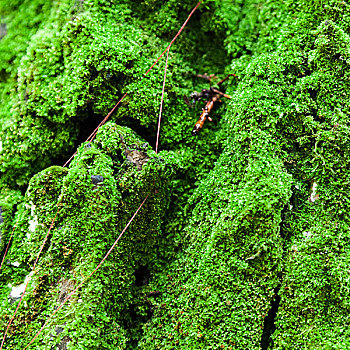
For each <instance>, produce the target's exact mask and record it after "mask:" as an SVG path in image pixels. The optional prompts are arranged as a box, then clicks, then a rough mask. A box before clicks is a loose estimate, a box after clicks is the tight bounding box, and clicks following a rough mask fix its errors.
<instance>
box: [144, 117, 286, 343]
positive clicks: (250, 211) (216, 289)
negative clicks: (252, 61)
mask: <svg viewBox="0 0 350 350" xmlns="http://www.w3.org/2000/svg"><path fill="white" fill-rule="evenodd" d="M242 125H244V121H242V120H241V125H240V126H242ZM240 126H237V129H239V127H240ZM231 140H232V142H230V145H229V146H227V148H226V149H225V150H224V152H223V154H222V155H221V157H220V158H219V161H218V162H217V164H216V166H215V167H214V169H213V170H212V171H211V173H210V174H209V175H208V177H207V178H206V179H204V180H203V181H202V184H201V185H200V186H199V187H198V190H197V191H196V193H195V194H194V196H193V202H194V203H197V204H196V206H195V208H194V210H193V211H192V214H193V219H192V221H193V222H192V224H191V225H189V227H187V228H186V232H187V237H186V238H187V242H185V245H186V246H187V248H186V249H185V250H184V252H183V253H182V254H180V256H179V258H178V260H176V261H175V262H174V263H173V264H171V265H170V267H169V268H168V269H167V272H166V274H164V275H161V276H160V277H159V278H158V281H157V282H156V283H155V284H154V286H153V288H160V292H161V297H160V298H159V299H156V302H154V309H155V310H156V311H155V313H154V316H153V317H152V319H151V320H150V322H148V323H147V324H146V325H145V336H144V337H143V339H142V341H141V342H140V345H139V347H140V348H142V349H159V348H162V349H171V348H174V347H180V348H181V347H183V346H185V344H187V346H188V347H190V348H193V349H202V348H203V349H209V348H213V349H215V348H218V347H219V346H224V347H227V348H230V347H231V348H232V349H247V348H249V349H260V340H261V336H262V325H263V321H264V316H265V315H266V313H267V311H268V308H269V303H270V299H271V298H272V297H273V293H274V292H273V290H274V288H275V287H276V285H278V284H279V283H280V282H279V278H278V273H279V272H280V271H281V269H282V265H281V257H282V247H283V241H282V239H281V236H280V223H281V212H282V210H283V208H284V206H285V204H286V203H287V202H288V200H289V198H290V194H291V191H290V187H291V177H290V175H288V174H287V172H286V171H285V169H284V166H283V163H282V161H281V160H279V159H278V157H275V156H274V150H275V149H276V148H277V147H276V144H275V142H274V141H273V139H272V138H271V136H270V135H269V134H267V133H263V132H260V133H257V132H256V131H254V130H252V131H251V133H250V134H249V133H247V134H246V135H242V134H240V133H234V134H233V136H232V138H231Z"/></svg>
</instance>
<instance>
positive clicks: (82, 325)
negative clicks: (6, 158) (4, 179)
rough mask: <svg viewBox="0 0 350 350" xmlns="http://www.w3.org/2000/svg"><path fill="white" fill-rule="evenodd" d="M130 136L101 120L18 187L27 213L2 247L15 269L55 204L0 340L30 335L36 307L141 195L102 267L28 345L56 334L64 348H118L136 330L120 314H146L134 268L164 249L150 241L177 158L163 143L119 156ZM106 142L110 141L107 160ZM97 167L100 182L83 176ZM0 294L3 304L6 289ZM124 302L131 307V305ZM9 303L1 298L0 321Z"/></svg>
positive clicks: (104, 241)
mask: <svg viewBox="0 0 350 350" xmlns="http://www.w3.org/2000/svg"><path fill="white" fill-rule="evenodd" d="M121 136H122V138H123V140H124V141H123V142H124V144H123V143H122V142H121ZM135 143H136V144H143V145H144V141H143V140H140V139H139V138H138V137H137V136H136V135H135V134H134V133H133V132H132V131H131V130H130V129H127V128H125V127H124V128H123V127H119V126H116V125H114V124H112V123H108V124H106V125H105V126H104V127H103V128H101V130H100V131H99V133H98V134H97V138H96V142H95V143H93V144H91V147H85V146H82V147H81V148H80V149H79V152H78V155H77V156H76V157H75V159H74V162H73V163H72V165H71V167H70V169H69V170H67V169H64V168H61V167H50V168H48V169H46V170H44V171H42V172H41V173H39V174H37V175H36V176H34V177H33V178H32V180H31V182H30V184H29V187H28V191H27V195H26V202H27V203H28V206H27V208H24V210H23V213H22V217H24V218H25V219H24V220H22V222H21V224H20V226H19V229H18V230H16V236H15V239H14V242H13V245H12V254H11V257H10V259H11V260H10V261H11V262H14V261H17V260H18V261H20V262H21V264H20V267H19V269H23V268H25V269H27V266H31V265H32V264H33V262H34V260H35V259H36V256H37V252H38V250H39V247H40V245H41V244H42V240H43V236H44V235H45V234H46V232H47V230H48V227H49V226H50V225H51V222H52V218H53V216H54V215H55V214H56V212H57V210H58V209H59V212H58V214H57V218H56V220H55V224H54V227H53V230H52V233H51V234H50V236H49V241H48V242H47V244H46V246H45V248H44V251H43V253H42V256H41V258H40V262H39V265H38V267H37V272H36V274H35V275H34V277H33V279H32V281H31V282H30V285H29V290H28V293H27V294H26V296H25V298H24V301H23V305H22V307H21V309H20V310H19V313H18V315H17V317H16V322H15V323H14V326H13V327H12V328H11V331H10V333H9V335H8V339H7V342H6V346H9V347H10V348H20V347H23V346H24V345H25V342H26V341H29V340H28V339H26V338H27V337H24V336H23V334H24V333H22V332H25V333H26V334H28V333H27V332H29V331H30V333H31V334H32V335H34V334H35V333H34V332H35V331H37V330H38V329H39V328H40V326H41V324H42V323H41V322H42V319H46V317H43V316H40V315H48V314H50V313H51V312H53V310H54V309H55V307H57V305H59V304H60V303H61V302H62V301H63V300H64V298H65V297H66V296H67V295H68V294H69V292H70V291H72V290H73V289H74V287H75V286H76V285H77V284H78V283H79V282H80V281H81V280H82V279H83V276H87V275H88V274H89V273H90V272H91V271H92V270H93V269H94V268H95V266H96V265H97V263H98V262H99V261H100V260H101V259H102V257H103V256H104V255H105V254H106V252H107V251H108V249H109V248H110V246H111V245H112V243H113V242H114V240H115V239H116V237H117V236H118V235H119V233H120V232H121V230H122V229H123V227H124V226H125V225H126V223H127V222H128V221H129V219H130V217H131V215H132V214H133V212H134V211H135V210H136V208H137V207H138V205H139V204H140V203H141V201H142V200H143V199H144V198H145V196H146V195H149V198H148V199H147V202H146V203H145V205H144V207H143V208H142V209H141V211H140V213H139V215H138V216H137V217H136V218H135V220H134V221H133V223H132V224H131V226H130V228H129V229H128V231H127V234H125V236H124V237H123V239H122V240H121V241H120V242H119V244H118V245H117V246H116V248H115V250H114V251H113V252H112V253H111V255H110V256H109V258H108V259H107V260H106V261H105V263H104V266H103V268H102V269H101V270H99V271H97V272H96V273H95V275H94V276H93V277H92V278H91V279H90V280H89V282H87V283H86V285H85V286H84V288H82V290H81V291H79V292H78V293H77V295H76V296H75V297H73V299H72V301H71V303H69V304H68V305H67V306H66V307H65V308H64V309H63V310H62V312H61V313H60V314H59V315H58V316H57V318H55V319H54V320H53V321H50V326H48V327H47V330H45V331H44V334H43V336H41V337H40V338H39V340H38V341H37V342H36V345H35V346H36V348H37V349H47V346H48V344H51V345H53V344H59V343H60V342H61V341H64V342H69V344H70V345H69V346H70V348H72V349H73V348H79V349H90V348H91V347H92V346H98V347H100V348H105V349H115V348H118V347H120V348H122V344H126V343H128V342H129V341H130V334H131V333H132V331H134V330H135V329H134V330H132V331H129V330H128V329H127V328H126V326H125V324H124V322H128V321H127V320H128V319H129V322H132V324H133V326H134V328H137V327H138V326H137V322H136V320H137V319H140V320H141V319H143V318H144V317H147V303H146V301H145V299H144V297H142V294H140V293H141V292H142V290H143V289H144V287H142V286H135V284H134V283H135V277H134V273H135V270H136V269H137V268H138V267H140V266H148V269H149V270H150V271H152V270H153V269H154V268H153V265H157V264H159V258H160V257H161V255H162V254H164V252H161V251H159V249H158V248H157V247H158V246H159V241H160V240H162V236H161V231H160V223H161V221H162V220H163V216H164V213H165V210H166V208H167V206H168V200H167V197H168V192H167V188H168V182H169V180H170V178H171V177H172V175H173V173H174V171H175V169H176V167H177V163H178V161H177V160H176V157H175V156H174V155H171V154H169V153H164V154H162V155H160V156H157V155H156V154H155V153H154V151H152V150H151V148H150V147H149V146H146V145H144V146H145V147H144V148H143V152H144V154H145V156H146V155H147V157H148V162H147V163H146V164H144V165H143V166H142V169H141V170H138V168H137V166H136V165H134V164H132V163H130V162H128V161H127V159H124V158H125V156H124V154H125V145H126V146H127V147H130V146H131V145H135ZM104 149H107V150H108V149H110V150H113V152H114V154H113V160H112V158H111V156H110V155H108V154H106V153H105V152H104ZM97 175H99V176H100V177H99V178H98V179H99V180H100V181H101V182H100V183H96V184H93V183H91V181H92V178H91V177H92V176H97ZM101 177H102V178H101ZM155 189H156V190H157V193H156V194H155V193H154V190H155ZM31 225H32V227H31V228H30V227H29V226H31ZM33 225H34V226H33ZM9 268H10V267H8V266H5V267H4V270H3V271H2V275H3V276H7V280H6V285H7V283H14V281H12V280H11V277H10V276H9V275H8V273H7V272H8V271H7V270H8V269H9ZM155 268H156V267H155ZM27 271H28V270H27ZM17 283H18V281H17ZM5 289H6V291H5V292H6V293H8V291H7V290H8V288H7V287H6V288H5ZM101 294H103V296H102V295H101ZM3 303H7V304H8V302H7V298H5V300H4V301H3ZM132 305H134V306H133V307H134V308H135V311H134V312H135V314H134V315H133V316H131V315H130V314H129V312H130V311H129V308H130V307H131V306H132ZM15 306H16V304H15V303H14V304H12V305H9V304H8V305H7V306H5V305H3V308H2V310H3V311H2V313H3V315H2V317H1V319H2V320H3V326H4V327H5V325H6V323H7V322H8V320H9V316H10V315H11V314H12V312H13V311H14V308H15ZM29 310H31V314H29V313H28V312H29ZM133 317H134V318H135V319H136V320H135V319H132V318H133ZM28 327H29V328H28ZM2 328H3V327H2ZM58 328H59V329H60V331H59V332H57V329H58ZM98 329H99V331H98ZM21 334H22V336H21ZM68 340H69V341H68Z"/></svg>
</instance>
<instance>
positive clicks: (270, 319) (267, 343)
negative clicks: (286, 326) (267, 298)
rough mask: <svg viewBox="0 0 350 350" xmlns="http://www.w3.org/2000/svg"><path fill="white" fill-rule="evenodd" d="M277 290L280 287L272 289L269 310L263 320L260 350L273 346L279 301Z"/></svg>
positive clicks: (266, 349)
mask: <svg viewBox="0 0 350 350" xmlns="http://www.w3.org/2000/svg"><path fill="white" fill-rule="evenodd" d="M279 290H280V286H278V287H276V288H275V289H274V297H273V298H272V300H271V308H270V310H269V312H268V313H267V315H266V316H265V318H264V328H263V333H262V336H261V342H260V344H261V350H268V349H271V348H272V346H273V340H272V335H273V333H274V331H275V329H276V325H275V319H276V315H277V311H278V307H279V304H280V301H281V297H280V296H279V295H278V292H279Z"/></svg>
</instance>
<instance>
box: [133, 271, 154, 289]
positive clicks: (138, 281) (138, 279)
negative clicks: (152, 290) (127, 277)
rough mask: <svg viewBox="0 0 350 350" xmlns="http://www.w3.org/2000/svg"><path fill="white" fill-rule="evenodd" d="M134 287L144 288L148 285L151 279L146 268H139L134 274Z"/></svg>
mask: <svg viewBox="0 0 350 350" xmlns="http://www.w3.org/2000/svg"><path fill="white" fill-rule="evenodd" d="M134 275H135V285H136V286H137V287H141V286H145V285H146V284H148V283H149V279H150V277H151V273H150V270H149V269H148V267H147V266H140V267H139V268H138V269H137V270H136V271H135V272H134Z"/></svg>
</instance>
